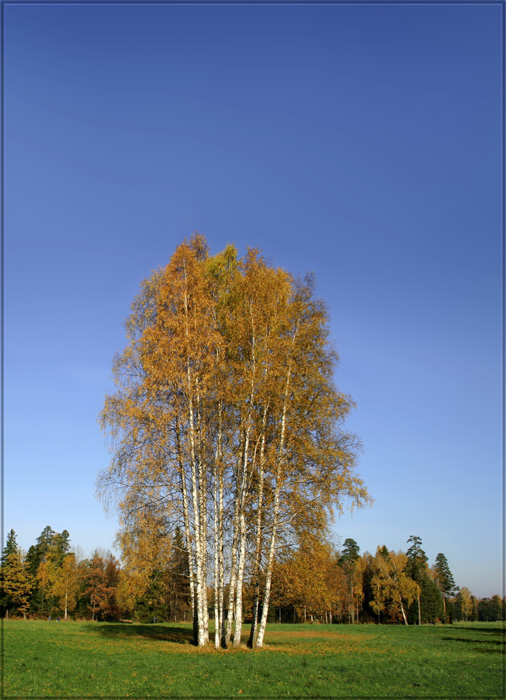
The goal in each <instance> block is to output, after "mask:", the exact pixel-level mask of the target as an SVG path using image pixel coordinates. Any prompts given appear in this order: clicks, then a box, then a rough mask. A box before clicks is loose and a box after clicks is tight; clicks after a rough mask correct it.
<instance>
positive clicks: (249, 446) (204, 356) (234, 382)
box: [99, 234, 369, 646]
mask: <svg viewBox="0 0 506 700" xmlns="http://www.w3.org/2000/svg"><path fill="white" fill-rule="evenodd" d="M126 327H127V335H128V345H127V347H126V348H125V350H124V351H123V352H122V353H121V354H120V355H118V356H117V358H116V360H115V364H114V375H115V380H116V386H117V389H116V392H115V393H114V394H112V395H110V396H108V397H106V401H105V406H104V409H103V412H102V414H101V422H102V426H103V428H104V430H105V431H106V432H107V433H108V434H109V435H110V436H111V437H112V440H113V442H112V449H113V459H112V462H111V465H110V467H109V469H107V470H105V471H103V472H102V473H101V475H100V477H99V491H100V494H101V496H102V497H103V498H104V499H105V500H107V498H110V497H113V498H114V497H115V498H116V501H115V502H116V505H117V506H118V508H119V512H120V518H121V525H122V529H123V531H124V532H130V533H137V534H136V536H137V537H145V538H146V539H147V540H150V538H151V537H152V535H153V533H155V532H156V533H159V535H160V536H161V537H163V536H164V533H165V534H167V533H171V532H174V531H175V529H176V527H180V528H181V530H182V532H183V533H184V540H185V547H186V553H187V557H188V575H189V579H190V584H191V585H190V591H191V604H192V609H193V613H194V627H195V642H196V643H197V644H199V645H203V644H205V643H207V640H208V608H209V601H208V599H207V597H208V583H209V581H211V580H212V582H213V590H214V598H213V605H214V612H215V618H216V621H217V622H216V636H215V644H216V646H220V645H221V646H227V645H228V644H229V643H230V641H231V639H232V636H233V644H234V645H235V646H237V645H239V643H240V638H241V626H242V619H243V599H242V597H243V586H244V584H245V581H246V579H248V580H249V581H250V582H251V585H252V586H253V588H254V590H255V596H254V603H253V628H252V634H251V636H250V644H251V646H262V644H263V637H264V633H265V625H266V621H267V611H268V607H269V597H270V590H271V584H272V570H273V563H274V559H275V555H276V551H277V548H278V547H279V545H280V543H281V542H287V541H290V539H291V540H292V541H293V540H294V539H295V538H296V537H297V536H299V535H300V534H301V533H303V532H305V533H308V532H312V533H315V534H317V533H322V532H324V531H325V529H326V527H327V524H328V522H329V519H330V518H331V517H332V513H333V511H334V509H335V508H337V509H341V508H342V507H343V505H344V503H345V500H346V499H349V502H350V503H351V504H354V505H362V504H364V503H366V502H367V501H368V500H369V497H368V494H367V491H366V489H365V487H364V485H363V483H362V481H361V479H360V478H359V477H358V476H357V475H356V472H355V466H356V457H357V453H358V450H359V446H360V445H359V441H358V440H357V438H356V437H355V436H353V435H352V434H350V433H348V432H346V431H345V430H344V428H343V421H344V419H345V418H346V416H347V415H348V413H349V411H350V410H351V408H352V406H353V402H352V400H351V398H350V397H349V396H346V395H344V394H342V393H341V392H339V391H338V390H337V389H336V387H335V385H334V383H333V371H334V368H335V365H336V362H337V354H336V352H335V350H334V349H333V348H332V346H331V343H330V341H329V323H328V314H327V311H326V308H325V304H324V303H323V302H322V301H321V300H319V299H317V298H315V295H314V281H313V280H312V278H310V277H307V278H305V279H295V278H294V277H293V276H292V275H290V274H289V273H288V272H286V271H285V270H282V269H279V268H274V267H271V266H269V265H268V263H267V262H266V260H265V259H264V258H263V257H262V255H261V254H260V252H259V251H257V250H253V249H251V250H248V252H247V254H246V255H245V256H244V257H243V258H239V257H238V253H237V250H236V249H235V247H234V246H227V248H226V249H225V250H224V251H223V252H222V253H219V254H217V255H215V256H210V255H209V250H208V247H207V242H206V240H205V238H204V237H203V236H201V235H199V234H195V235H194V236H193V237H192V238H191V239H190V240H189V241H185V242H184V243H183V244H182V245H180V246H179V247H178V248H177V250H176V251H175V253H174V255H173V256H172V258H171V260H170V262H169V263H168V265H167V266H166V267H165V268H163V269H161V270H158V271H156V272H155V273H153V274H152V275H151V277H149V278H148V279H147V280H146V281H145V282H144V283H143V285H142V287H141V292H140V294H139V295H138V297H137V298H136V299H135V301H134V303H133V306H132V313H131V315H130V317H129V319H128V321H127V324H126ZM260 611H261V613H260ZM233 622H234V624H233ZM257 623H258V624H257Z"/></svg>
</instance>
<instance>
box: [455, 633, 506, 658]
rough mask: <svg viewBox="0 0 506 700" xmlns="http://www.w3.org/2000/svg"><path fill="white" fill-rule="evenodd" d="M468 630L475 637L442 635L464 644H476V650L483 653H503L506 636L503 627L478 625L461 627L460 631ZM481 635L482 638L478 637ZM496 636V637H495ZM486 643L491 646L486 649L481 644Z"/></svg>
mask: <svg viewBox="0 0 506 700" xmlns="http://www.w3.org/2000/svg"><path fill="white" fill-rule="evenodd" d="M462 630H467V631H469V632H473V634H474V635H476V636H473V637H457V636H452V637H450V636H446V637H442V639H444V640H445V641H447V642H462V643H464V644H472V645H474V646H475V648H476V651H479V652H482V653H483V654H494V653H499V654H501V653H503V651H504V649H505V642H506V637H505V635H504V631H503V630H502V629H500V628H499V629H497V628H495V629H490V628H489V629H487V628H483V627H482V628H476V627H459V628H458V631H459V632H461V631H462ZM477 635H479V637H480V638H477ZM494 637H496V639H494ZM483 644H484V645H486V646H488V647H489V648H488V649H485V648H483V647H482V646H481V645H483Z"/></svg>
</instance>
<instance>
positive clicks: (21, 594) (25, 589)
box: [2, 550, 32, 617]
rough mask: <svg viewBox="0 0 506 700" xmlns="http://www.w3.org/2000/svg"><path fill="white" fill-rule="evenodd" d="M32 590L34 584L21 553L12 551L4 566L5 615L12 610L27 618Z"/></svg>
mask: <svg viewBox="0 0 506 700" xmlns="http://www.w3.org/2000/svg"><path fill="white" fill-rule="evenodd" d="M31 588H32V582H31V579H30V575H29V572H28V569H27V566H26V564H25V561H24V559H23V556H22V554H21V551H19V550H18V551H11V553H10V554H8V555H7V556H6V557H5V563H4V564H3V565H2V594H3V597H4V605H5V615H7V614H8V611H9V610H12V611H13V612H18V613H21V614H22V615H23V617H26V615H27V613H28V611H29V609H30V591H31Z"/></svg>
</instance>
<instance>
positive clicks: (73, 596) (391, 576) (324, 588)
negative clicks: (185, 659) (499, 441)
mask: <svg viewBox="0 0 506 700" xmlns="http://www.w3.org/2000/svg"><path fill="white" fill-rule="evenodd" d="M164 542H165V546H164V548H163V551H162V550H161V549H160V548H159V549H158V550H157V553H156V556H155V557H153V553H152V552H150V551H149V550H145V559H144V561H141V560H139V558H138V557H137V558H136V559H135V560H133V559H129V558H128V556H126V557H125V561H124V563H123V565H122V566H120V563H119V561H118V560H117V559H116V558H115V557H114V556H113V555H112V554H111V553H110V552H104V551H100V550H96V551H95V552H94V553H93V555H92V556H91V557H90V558H80V557H79V556H78V555H77V554H76V552H72V551H71V547H70V536H69V533H68V532H67V530H63V532H62V533H57V532H55V531H54V530H52V528H51V527H49V526H48V527H46V528H44V530H43V531H42V533H41V534H40V536H39V537H38V538H37V540H36V542H35V544H34V545H32V546H31V547H30V548H29V550H28V552H26V553H25V552H22V551H21V549H20V548H19V546H18V544H17V542H16V533H15V532H14V530H11V531H10V532H9V534H8V536H7V541H6V545H5V548H4V550H3V553H2V559H1V583H2V589H1V614H2V617H24V618H27V617H30V618H40V619H48V618H51V619H62V620H67V619H88V620H101V621H114V620H122V619H129V620H135V621H138V622H169V621H176V622H179V621H190V620H191V617H192V612H191V600H190V577H189V573H188V564H187V561H188V559H187V552H186V551H185V547H184V538H183V536H182V533H181V532H180V531H179V530H176V531H175V532H174V534H173V535H172V536H171V537H168V538H166V539H165V540H164ZM408 544H409V545H410V546H409V548H408V549H407V551H406V552H394V551H391V550H388V549H387V548H386V547H385V546H382V547H378V549H377V551H376V553H375V554H374V555H372V554H370V553H369V552H365V553H364V554H360V549H359V546H358V544H357V543H356V542H355V540H353V539H347V540H346V541H345V542H344V546H343V548H342V549H341V551H339V550H337V549H335V548H334V547H333V546H332V545H331V544H329V543H328V542H322V541H320V540H318V539H317V538H315V537H312V536H310V535H309V534H306V535H305V536H304V537H302V538H301V540H300V542H299V545H298V547H297V548H296V549H295V550H293V549H289V550H287V551H285V552H284V553H281V554H280V555H279V556H278V557H277V559H276V562H275V566H274V572H273V581H272V596H271V605H270V609H269V611H268V612H269V615H268V617H269V619H270V620H277V621H280V622H287V623H289V622H299V623H300V622H320V623H328V624H330V623H348V624H357V623H377V624H427V623H438V622H441V623H449V622H453V621H484V622H493V621H498V620H501V619H506V616H505V600H504V599H501V597H500V596H498V595H494V596H493V597H492V598H482V599H478V598H477V597H476V596H474V595H472V594H471V592H470V591H469V589H468V588H465V587H463V588H460V589H459V588H458V587H457V586H456V585H455V581H454V579H453V575H452V573H451V571H450V568H449V566H448V562H447V560H446V557H445V556H444V554H442V553H440V554H438V555H437V557H436V559H435V562H434V563H433V565H432V566H429V563H428V558H427V556H426V554H425V552H424V551H423V549H422V547H421V544H422V543H421V540H420V538H419V537H415V536H412V537H410V538H409V540H408ZM123 549H124V551H127V550H126V549H125V543H123ZM243 599H244V609H245V616H244V620H243V621H245V622H246V621H247V622H250V621H251V619H252V610H253V609H255V583H254V582H251V583H249V584H246V585H245V586H244V589H243ZM209 612H210V616H211V617H212V613H213V611H212V609H210V611H209ZM261 613H262V611H261V610H260V611H258V613H257V614H259V615H260V614H261Z"/></svg>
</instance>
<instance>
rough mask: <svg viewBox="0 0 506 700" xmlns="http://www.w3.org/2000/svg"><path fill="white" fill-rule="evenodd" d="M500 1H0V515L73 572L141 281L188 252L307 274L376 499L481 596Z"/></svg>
mask: <svg viewBox="0 0 506 700" xmlns="http://www.w3.org/2000/svg"><path fill="white" fill-rule="evenodd" d="M501 12H502V6H501V4H499V3H495V4H494V3H490V4H486V3H481V4H475V5H470V4H440V5H438V4H423V3H419V4H416V3H412V4H401V3H399V4H393V5H392V4H391V5H383V4H381V3H378V4H374V5H345V4H342V5H339V4H336V5H291V6H290V5H233V4H225V5H209V6H205V5H148V4H146V5H142V4H138V5H121V4H110V5H105V4H104V5H85V4H83V5H70V4H69V5H64V4H61V5H59V4H52V5H51V4H44V3H39V4H34V5H15V4H7V5H6V6H5V47H4V51H5V54H4V56H5V59H4V60H5V96H4V99H5V101H4V108H5V109H4V118H5V160H4V167H5V220H4V225H5V237H4V245H5V280H4V287H5V414H6V415H5V494H6V496H5V509H4V528H5V531H8V530H9V529H10V528H14V530H16V532H17V533H18V540H19V542H20V544H21V545H22V547H24V548H28V547H29V546H30V545H31V544H33V543H34V541H35V539H36V538H37V536H38V535H39V534H40V532H41V531H42V529H43V528H44V527H45V526H46V525H51V526H52V527H53V529H55V530H57V531H61V530H62V529H64V528H66V529H67V530H69V532H70V535H71V540H72V543H73V544H74V545H79V546H81V547H82V548H83V549H84V550H85V552H86V553H91V551H92V549H93V548H94V547H97V546H99V547H103V548H110V547H112V544H113V540H114V533H115V531H116V529H117V521H116V520H115V518H114V516H113V517H110V518H106V516H105V515H104V514H103V510H102V506H101V505H100V503H98V501H97V500H96V499H95V497H94V490H95V479H96V476H97V473H98V471H99V470H100V469H102V468H104V467H105V466H106V465H107V464H108V461H109V455H108V452H107V449H106V445H105V440H104V436H103V435H102V434H101V432H100V430H99V427H98V424H97V416H98V413H99V411H100V409H101V407H102V404H103V398H104V394H105V393H107V391H109V390H110V388H111V362H112V358H113V355H114V353H115V352H117V351H119V350H121V349H122V348H123V347H124V345H125V335H124V330H123V325H122V324H123V320H124V319H125V317H126V316H127V315H128V313H129V307H130V303H131V301H132V300H133V297H134V295H135V294H136V292H137V290H138V288H139V284H140V282H141V280H142V279H144V278H145V277H147V276H148V275H149V274H150V272H151V271H152V270H153V269H155V268H157V267H159V266H161V265H164V264H165V263H166V262H168V260H169V258H170V256H171V254H172V252H173V251H174V249H175V247H176V246H177V245H178V244H179V243H180V242H181V241H182V239H183V238H184V237H187V236H189V235H191V233H192V232H193V231H195V230H199V231H200V232H202V233H204V234H205V235H206V237H207V239H208V242H209V244H210V247H211V251H212V252H213V253H214V252H218V251H219V250H221V249H222V248H223V247H224V246H225V245H226V244H227V243H229V242H232V243H235V244H236V245H237V246H238V247H239V249H240V251H241V252H244V251H245V249H246V246H254V247H259V248H261V249H263V251H264V254H265V255H266V256H268V257H269V258H270V259H271V260H272V262H273V263H274V264H276V265H279V266H282V267H285V268H286V269H288V270H290V271H292V272H294V273H303V272H305V271H314V273H315V275H316V279H317V284H318V294H319V295H320V296H322V297H323V298H324V299H325V300H326V301H327V303H328V306H329V309H330V313H331V327H332V338H333V340H334V342H335V344H336V347H337V349H338V351H339V354H340V358H341V359H340V364H339V367H338V370H337V373H336V382H337V385H338V386H339V388H340V389H341V390H343V391H345V392H347V393H349V394H351V395H352V396H353V398H354V399H355V400H356V402H357V408H356V410H355V412H354V414H353V415H352V417H351V418H350V421H349V428H350V429H352V430H354V431H355V432H356V433H357V434H358V435H359V436H360V437H361V439H362V441H363V444H364V453H363V455H362V456H361V459H360V466H359V470H360V473H361V475H362V476H363V478H364V480H365V482H366V484H367V486H368V487H369V490H370V493H371V495H372V497H373V498H374V499H375V503H374V505H373V507H372V508H368V509H366V510H359V511H355V512H354V513H353V515H350V514H346V515H344V516H342V517H341V518H340V519H338V520H337V521H336V523H335V526H334V532H335V539H336V541H339V540H340V541H341V542H343V541H344V540H345V539H346V538H347V537H353V538H354V539H355V540H356V541H357V542H358V544H359V546H360V547H361V550H362V551H366V550H369V551H371V552H374V551H375V549H376V546H377V545H382V544H386V545H387V546H388V547H389V548H392V549H396V550H397V549H405V548H406V540H407V538H408V537H409V536H410V535H418V536H420V537H421V538H422V541H423V546H424V549H425V551H426V552H427V554H428V556H429V559H430V562H431V563H432V562H433V561H434V559H435V557H436V554H437V553H438V552H444V553H445V555H446V557H447V559H448V562H449V564H450V568H451V569H452V571H453V573H454V576H455V579H456V582H457V584H458V585H460V586H468V587H469V588H470V589H471V590H472V592H473V593H475V594H476V595H478V596H488V595H492V594H493V593H500V592H501V517H502V509H501V483H502V482H501V477H502V465H501V373H500V371H501V235H502V232H501V194H502V189H501V147H502V142H501V104H502V103H501V100H502V96H501V80H502V78H501V21H502V20H501Z"/></svg>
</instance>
